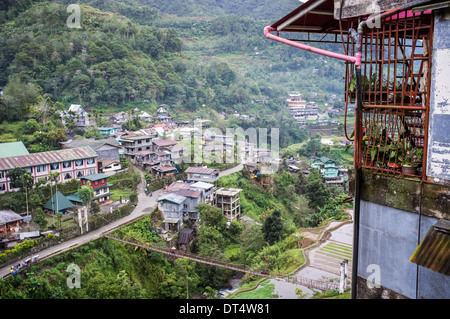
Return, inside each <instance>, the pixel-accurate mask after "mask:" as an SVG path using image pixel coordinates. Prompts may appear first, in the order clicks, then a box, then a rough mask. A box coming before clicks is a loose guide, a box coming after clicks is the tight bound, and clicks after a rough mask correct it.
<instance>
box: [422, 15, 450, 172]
mask: <svg viewBox="0 0 450 319" xmlns="http://www.w3.org/2000/svg"><path fill="white" fill-rule="evenodd" d="M449 13H450V11H449V10H445V11H441V12H438V13H437V14H436V19H435V27H434V39H433V51H432V54H433V64H432V65H433V67H432V74H431V98H430V116H429V130H428V151H427V168H426V169H427V171H426V174H427V176H430V177H433V178H439V179H445V180H450V134H449V133H450V130H449V123H450V81H449V74H450V36H449V30H450V20H449V19H448V18H447V17H448V16H449Z"/></svg>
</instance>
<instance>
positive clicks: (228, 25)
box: [0, 0, 342, 147]
mask: <svg viewBox="0 0 450 319" xmlns="http://www.w3.org/2000/svg"><path fill="white" fill-rule="evenodd" d="M69 3H70V1H68V0H55V1H21V2H20V4H17V3H16V2H15V1H4V2H2V4H1V5H0V25H1V29H2V32H0V57H1V59H0V70H2V72H0V87H3V93H4V95H3V97H1V98H0V104H1V105H2V108H3V109H4V110H5V112H2V113H1V114H0V122H1V123H11V122H15V121H23V120H27V119H30V118H34V119H36V120H38V122H40V123H42V122H41V121H39V118H41V117H42V114H41V113H40V112H39V110H42V108H43V104H42V101H46V103H47V105H51V106H52V107H51V108H48V107H47V108H46V113H50V114H54V111H55V110H61V109H67V108H68V106H69V105H70V104H71V103H76V104H82V105H83V106H85V107H86V108H87V109H88V110H93V109H97V110H99V109H101V110H105V111H107V112H108V111H109V112H113V111H117V110H129V109H131V108H134V107H136V106H138V107H140V108H141V109H144V110H145V109H146V110H149V111H154V110H155V109H156V107H157V105H159V104H161V103H165V104H168V105H170V106H171V113H172V114H171V115H172V116H175V117H176V118H178V119H192V118H194V117H195V116H202V117H210V115H213V117H214V118H216V119H217V118H218V116H215V115H217V114H216V112H219V113H221V112H223V113H227V114H231V113H233V112H238V113H244V114H255V115H257V120H256V121H253V122H251V123H244V125H246V126H250V125H251V126H253V127H283V128H285V129H283V130H282V131H281V132H280V134H281V136H282V137H281V139H282V142H281V145H282V147H286V146H288V145H289V144H290V143H295V142H301V141H303V140H305V138H306V135H305V133H304V132H301V131H300V130H299V129H298V128H297V127H296V124H295V122H294V121H293V120H292V119H291V118H290V116H289V113H288V111H287V109H286V107H285V102H284V99H285V96H286V94H287V93H288V92H289V91H290V90H302V91H303V92H304V96H305V97H306V98H308V97H309V98H312V97H314V100H315V101H316V102H319V103H321V102H325V101H327V100H328V96H329V94H330V93H337V92H339V91H340V90H341V85H342V81H341V78H340V76H341V74H342V73H341V70H342V64H339V63H338V62H336V61H332V60H330V59H329V60H327V59H325V58H317V57H315V59H310V56H308V54H309V53H307V52H302V51H300V50H295V49H293V48H290V47H288V46H282V45H279V44H277V43H274V42H273V41H269V40H267V39H265V37H264V36H263V34H262V29H263V27H264V25H266V24H268V23H270V22H268V21H265V20H261V19H262V18H267V17H265V16H264V15H262V14H259V13H255V12H257V11H258V8H259V9H261V8H263V7H265V5H266V4H264V3H261V4H260V5H258V6H255V5H252V4H251V2H250V1H248V2H244V3H243V4H242V5H240V6H246V7H247V9H245V10H244V9H242V8H241V9H242V10H240V11H239V12H241V13H242V14H241V15H242V16H237V15H229V14H228V13H234V12H233V10H237V7H235V6H234V7H233V6H230V5H229V6H228V7H227V8H228V9H227V10H224V11H223V12H222V11H221V12H214V11H208V10H206V9H205V10H204V13H203V14H199V15H204V16H203V17H186V16H185V17H177V16H173V15H168V14H167V13H163V12H161V11H159V10H158V9H156V8H152V7H150V6H148V5H152V3H151V1H143V0H142V1H137V0H127V1H115V0H110V1H100V0H88V1H85V2H84V3H85V5H81V6H80V7H81V14H80V18H81V21H80V28H69V27H68V26H67V19H68V17H69V15H70V11H69V12H67V5H68V4H69ZM170 3H171V4H172V3H173V2H170ZM207 3H208V2H207V1H205V3H204V7H205V8H208V6H209V5H207ZM201 4H202V2H198V1H197V2H195V5H194V4H192V6H193V7H194V8H195V10H197V11H198V8H197V6H200V5H201ZM225 4H226V2H222V1H217V5H215V6H214V7H215V8H225V7H226V6H225ZM210 5H212V4H211V3H210ZM238 7H239V6H238ZM230 8H233V9H230ZM250 8H252V10H250ZM159 9H160V10H163V9H164V10H165V11H166V12H169V11H170V13H171V14H174V13H176V12H173V11H171V10H169V8H159ZM249 10H250V11H252V12H253V13H252V12H250V11H249ZM267 11H269V10H267ZM282 11H283V10H282V9H281V8H280V9H276V10H275V9H273V10H271V12H272V14H280V15H281V12H282ZM198 12H203V11H198ZM186 15H187V14H186ZM325 46H327V45H325ZM313 69H315V74H316V75H315V76H314V77H311V74H312V72H313ZM255 101H256V102H258V101H264V103H255ZM228 120H229V121H228V122H221V123H220V124H221V125H222V126H225V125H229V126H231V127H233V125H236V123H234V122H235V121H234V120H233V119H229V118H228ZM5 121H6V122H5ZM230 121H231V122H230ZM263 122H264V123H263ZM255 125H258V126H255ZM54 126H56V127H57V126H58V123H55V124H54ZM40 129H41V131H47V132H48V129H46V128H43V127H41V128H40ZM8 130H9V131H11V128H10V127H8V128H6V130H5V131H4V132H2V133H8V132H7V131H8ZM51 130H53V131H54V130H55V128H54V127H53V128H51ZM12 131H13V132H12V134H13V135H14V134H15V135H16V137H15V138H16V139H17V138H18V136H19V135H23V134H26V133H25V132H24V131H23V130H22V131H20V130H19V131H17V130H12ZM2 141H10V137H7V138H2Z"/></svg>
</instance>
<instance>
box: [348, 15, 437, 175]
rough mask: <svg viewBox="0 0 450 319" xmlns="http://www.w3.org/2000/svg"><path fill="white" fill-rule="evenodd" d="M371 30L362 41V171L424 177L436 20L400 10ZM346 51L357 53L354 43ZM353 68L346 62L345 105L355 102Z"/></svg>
mask: <svg viewBox="0 0 450 319" xmlns="http://www.w3.org/2000/svg"><path fill="white" fill-rule="evenodd" d="M379 26H380V27H378V28H377V27H374V28H367V29H366V30H365V34H364V37H363V43H362V54H363V57H362V59H363V60H362V69H361V74H362V92H363V94H362V96H363V101H362V102H363V118H362V125H363V136H362V141H361V143H360V145H361V146H360V149H359V150H355V151H360V152H361V158H362V161H363V163H362V165H363V167H364V168H366V169H369V170H373V171H379V172H383V173H387V174H394V175H405V176H417V177H419V176H423V175H422V173H424V172H422V171H424V170H422V166H424V162H425V159H426V143H427V141H426V139H427V129H428V108H429V86H430V85H429V83H430V75H431V72H430V63H431V47H432V32H433V18H432V14H431V13H412V12H402V13H399V14H396V15H394V16H392V17H390V18H388V19H386V20H383V21H381V23H380V25H379ZM347 50H348V51H349V53H353V54H354V47H353V44H351V41H348V42H347ZM354 73H355V70H354V66H353V65H351V64H347V71H346V103H347V106H348V105H351V104H354V103H356V101H355V96H356V77H355V76H353V74H354Z"/></svg>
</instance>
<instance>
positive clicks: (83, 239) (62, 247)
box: [0, 164, 243, 278]
mask: <svg viewBox="0 0 450 319" xmlns="http://www.w3.org/2000/svg"><path fill="white" fill-rule="evenodd" d="M242 167H243V165H242V164H239V165H238V166H236V167H233V168H230V169H228V170H225V171H223V172H220V173H219V176H225V175H229V174H233V173H236V172H238V171H240V170H241V169H242ZM142 180H143V181H142V182H141V183H140V184H139V185H138V204H137V205H136V207H135V208H134V210H133V212H131V213H130V214H129V215H128V216H125V217H123V218H121V219H118V220H116V221H114V222H111V223H109V224H107V225H105V226H103V227H101V228H99V229H96V230H93V231H90V232H88V233H86V234H84V235H81V236H78V237H75V238H73V239H70V240H68V241H65V242H63V243H61V244H59V245H56V246H53V247H49V248H47V249H44V250H41V251H40V252H38V253H36V254H33V255H39V258H40V259H45V258H46V257H47V256H50V255H53V254H56V253H61V252H64V251H66V250H69V249H72V248H74V247H78V246H81V245H84V244H86V243H88V242H90V241H91V240H95V239H98V238H100V237H101V234H102V233H104V232H107V231H110V230H112V229H114V228H116V227H119V226H120V225H122V224H126V223H128V222H129V221H130V220H132V219H135V218H138V217H141V216H143V215H145V214H149V213H151V212H152V211H153V209H155V207H156V205H157V202H156V200H157V199H158V196H159V195H161V193H162V192H163V189H158V190H156V191H154V192H153V196H151V197H150V196H146V195H145V191H144V190H145V180H144V178H143V176H142ZM31 256H32V255H29V256H26V257H24V258H23V259H22V260H25V259H27V258H29V257H31ZM16 263H18V262H15V263H14V264H16ZM11 265H12V264H9V265H7V266H5V267H3V268H1V269H0V278H3V277H4V276H6V275H7V274H9V270H10V267H11Z"/></svg>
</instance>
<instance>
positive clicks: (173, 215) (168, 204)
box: [157, 193, 186, 231]
mask: <svg viewBox="0 0 450 319" xmlns="http://www.w3.org/2000/svg"><path fill="white" fill-rule="evenodd" d="M185 200H186V197H185V196H182V195H178V194H175V193H168V194H164V195H162V196H160V197H159V198H158V200H157V201H158V209H159V211H160V212H162V214H163V216H164V220H163V223H164V227H165V229H166V230H171V231H179V230H180V229H181V226H183V208H184V202H185Z"/></svg>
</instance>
